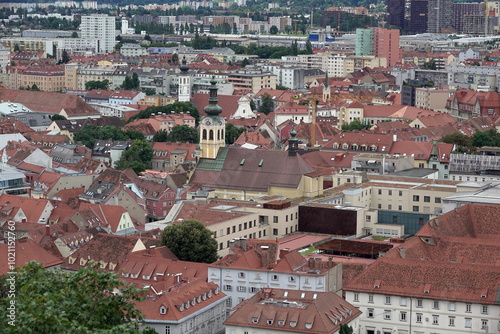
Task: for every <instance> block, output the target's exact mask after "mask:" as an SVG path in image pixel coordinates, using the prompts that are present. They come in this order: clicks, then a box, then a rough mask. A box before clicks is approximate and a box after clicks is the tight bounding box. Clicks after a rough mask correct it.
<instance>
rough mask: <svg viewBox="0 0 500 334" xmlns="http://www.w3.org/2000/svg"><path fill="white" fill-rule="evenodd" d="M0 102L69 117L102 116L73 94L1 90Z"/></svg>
mask: <svg viewBox="0 0 500 334" xmlns="http://www.w3.org/2000/svg"><path fill="white" fill-rule="evenodd" d="M0 100H3V101H11V102H16V103H21V104H23V105H25V106H26V107H28V108H29V109H31V110H33V111H42V112H49V113H55V114H59V113H60V112H61V110H63V109H64V110H65V111H66V113H67V114H68V115H89V116H90V115H100V113H99V112H98V111H97V110H95V109H94V108H92V107H90V106H89V105H88V104H87V103H85V102H84V101H83V100H82V99H81V98H79V97H78V96H76V95H71V94H61V93H49V92H35V91H28V90H15V89H0Z"/></svg>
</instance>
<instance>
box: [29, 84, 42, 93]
mask: <svg viewBox="0 0 500 334" xmlns="http://www.w3.org/2000/svg"><path fill="white" fill-rule="evenodd" d="M30 90H32V91H35V92H40V91H41V90H40V88H38V86H37V85H36V84H33V85H32V86H31V88H30Z"/></svg>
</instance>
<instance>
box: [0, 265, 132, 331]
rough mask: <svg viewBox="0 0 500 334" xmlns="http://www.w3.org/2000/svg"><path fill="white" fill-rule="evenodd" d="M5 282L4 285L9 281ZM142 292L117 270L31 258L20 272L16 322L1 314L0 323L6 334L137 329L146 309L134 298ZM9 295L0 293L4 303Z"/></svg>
mask: <svg viewBox="0 0 500 334" xmlns="http://www.w3.org/2000/svg"><path fill="white" fill-rule="evenodd" d="M2 283H3V285H4V286H3V289H5V288H6V287H5V284H8V283H7V282H6V281H5V280H2ZM112 291H113V292H118V293H111V292H112ZM140 293H141V291H140V290H139V289H137V288H135V287H134V286H132V285H126V283H125V282H122V281H120V280H119V277H118V275H117V274H115V273H111V272H107V271H99V270H95V269H93V268H88V267H86V268H81V269H79V270H78V271H76V272H74V273H66V272H62V271H61V270H58V269H56V270H46V269H43V268H42V265H41V264H39V263H36V262H30V263H29V264H28V265H26V266H25V267H23V268H20V269H19V272H18V273H17V274H16V294H15V306H16V318H15V326H11V325H9V324H8V321H9V320H10V319H9V318H8V317H7V316H2V317H1V318H0V328H2V333H6V334H9V333H12V334H14V333H26V334H35V333H52V334H65V333H73V334H89V333H97V334H114V333H116V334H118V333H127V334H135V333H137V334H138V333H140V331H139V330H138V326H137V322H136V320H137V321H141V320H142V315H141V313H140V311H138V310H137V309H136V308H135V305H134V302H135V301H138V300H140ZM11 300H13V299H10V298H2V299H0V308H1V309H2V310H6V309H7V307H8V306H9V303H10V302H11Z"/></svg>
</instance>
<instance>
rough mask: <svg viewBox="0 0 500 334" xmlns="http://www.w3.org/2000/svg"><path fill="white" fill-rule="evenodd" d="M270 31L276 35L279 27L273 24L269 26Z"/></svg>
mask: <svg viewBox="0 0 500 334" xmlns="http://www.w3.org/2000/svg"><path fill="white" fill-rule="evenodd" d="M269 32H270V33H271V35H276V34H277V33H278V27H277V26H271V28H269Z"/></svg>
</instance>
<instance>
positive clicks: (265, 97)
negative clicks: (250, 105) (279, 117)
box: [259, 93, 274, 115]
mask: <svg viewBox="0 0 500 334" xmlns="http://www.w3.org/2000/svg"><path fill="white" fill-rule="evenodd" d="M273 110H274V102H273V98H272V97H271V95H269V94H268V93H264V94H262V96H261V97H260V106H259V112H261V113H264V114H266V115H269V114H270V113H271V112H273Z"/></svg>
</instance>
